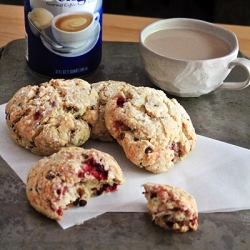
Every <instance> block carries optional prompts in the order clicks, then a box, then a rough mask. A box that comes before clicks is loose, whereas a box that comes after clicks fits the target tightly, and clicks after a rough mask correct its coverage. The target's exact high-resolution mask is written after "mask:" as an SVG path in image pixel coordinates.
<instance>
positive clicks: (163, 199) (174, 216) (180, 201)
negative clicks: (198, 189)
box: [143, 183, 198, 233]
mask: <svg viewBox="0 0 250 250" xmlns="http://www.w3.org/2000/svg"><path fill="white" fill-rule="evenodd" d="M143 187H144V189H145V192H144V195H145V197H146V199H147V201H148V203H147V208H148V210H149V213H150V215H151V218H152V221H154V222H155V224H157V225H159V226H161V227H163V228H165V229H168V230H173V231H176V232H182V233H184V232H187V231H188V230H193V231H196V230H197V228H198V210H197V204H196V201H195V199H194V197H193V196H191V195H190V194H188V193H187V192H186V191H185V190H183V189H181V188H178V187H173V186H170V185H162V184H155V183H145V184H144V185H143Z"/></svg>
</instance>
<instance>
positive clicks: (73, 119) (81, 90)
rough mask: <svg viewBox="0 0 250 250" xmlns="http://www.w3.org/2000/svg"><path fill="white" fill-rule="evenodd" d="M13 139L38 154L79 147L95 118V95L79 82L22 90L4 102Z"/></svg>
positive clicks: (86, 83)
mask: <svg viewBox="0 0 250 250" xmlns="http://www.w3.org/2000/svg"><path fill="white" fill-rule="evenodd" d="M5 113H6V122H7V125H8V128H9V130H10V134H11V136H12V138H13V139H14V140H15V141H16V142H17V143H18V144H19V145H21V146H23V147H25V148H27V149H29V150H30V151H31V152H33V153H35V154H39V155H50V154H53V153H55V152H57V151H58V150H60V149H61V148H62V147H68V146H80V145H82V144H83V143H84V142H86V141H87V140H88V139H89V137H90V130H91V127H92V126H94V124H95V123H96V121H97V118H98V94H97V92H96V91H95V90H94V89H93V88H92V87H91V85H90V84H89V83H88V82H86V81H83V80H81V79H71V80H63V79H56V80H50V81H49V82H45V83H42V84H41V85H39V86H38V85H36V86H30V85H29V86H26V87H23V88H21V89H20V90H19V91H17V93H16V94H15V95H14V96H13V98H12V99H11V100H10V101H9V102H8V103H7V105H6V109H5Z"/></svg>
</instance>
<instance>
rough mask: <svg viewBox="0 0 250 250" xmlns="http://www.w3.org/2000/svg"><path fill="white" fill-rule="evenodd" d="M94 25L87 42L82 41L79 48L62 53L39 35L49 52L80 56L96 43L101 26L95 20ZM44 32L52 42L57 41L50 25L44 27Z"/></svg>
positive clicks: (64, 55)
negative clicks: (91, 34) (82, 43)
mask: <svg viewBox="0 0 250 250" xmlns="http://www.w3.org/2000/svg"><path fill="white" fill-rule="evenodd" d="M95 22H96V23H95V27H94V30H93V34H94V35H93V36H92V37H90V38H89V40H88V41H87V43H84V45H83V46H81V47H79V48H73V49H72V50H71V51H70V52H68V53H63V52H59V51H55V50H54V49H53V48H52V47H51V45H50V44H49V43H48V42H47V41H46V40H45V39H44V38H43V37H42V36H40V38H41V41H42V43H43V45H44V46H45V47H46V48H47V49H48V50H49V51H51V52H53V53H54V54H56V55H59V56H63V57H76V56H80V55H83V54H86V53H87V52H89V51H90V50H91V49H92V48H93V47H94V46H95V45H96V43H97V41H98V38H99V35H100V30H101V27H100V23H99V22H98V21H95ZM44 32H45V34H46V35H47V36H48V37H49V38H50V39H51V40H52V41H54V42H57V41H56V40H55V37H54V36H53V33H52V29H51V27H48V28H46V29H44Z"/></svg>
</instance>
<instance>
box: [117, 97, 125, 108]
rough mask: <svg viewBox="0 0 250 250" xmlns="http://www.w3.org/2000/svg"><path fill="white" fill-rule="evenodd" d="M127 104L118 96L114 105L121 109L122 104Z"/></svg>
mask: <svg viewBox="0 0 250 250" xmlns="http://www.w3.org/2000/svg"><path fill="white" fill-rule="evenodd" d="M125 102H127V99H126V98H124V97H122V96H120V97H118V98H117V101H116V104H117V106H118V107H120V108H123V105H124V103H125Z"/></svg>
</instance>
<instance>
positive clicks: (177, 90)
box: [140, 18, 250, 97]
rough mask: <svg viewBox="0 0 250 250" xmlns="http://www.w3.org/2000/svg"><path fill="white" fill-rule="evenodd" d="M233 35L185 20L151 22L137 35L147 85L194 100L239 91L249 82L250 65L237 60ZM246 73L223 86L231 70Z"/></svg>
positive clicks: (235, 42) (236, 44)
mask: <svg viewBox="0 0 250 250" xmlns="http://www.w3.org/2000/svg"><path fill="white" fill-rule="evenodd" d="M238 50H239V46H238V41H237V37H236V36H235V34H234V33H232V32H231V31H229V30H226V29H223V28H221V27H219V26H217V25H215V24H212V23H208V22H204V21H200V20H195V19H188V18H172V19H166V20H160V21H157V22H154V23H152V24H150V25H149V26H147V27H146V28H144V29H143V30H142V31H141V33H140V53H141V59H142V64H143V66H144V67H145V70H146V73H147V75H148V76H149V78H150V79H151V81H152V82H153V83H154V84H155V85H157V86H158V87H160V88H161V89H163V90H165V91H166V92H168V93H170V94H173V95H176V96H182V97H197V96H200V95H203V94H207V93H210V92H212V91H214V90H219V89H232V90H237V89H243V88H245V87H247V86H248V85H249V81H250V61H249V60H247V59H245V58H237V55H238ZM236 65H238V66H241V67H243V68H244V69H245V70H246V72H247V75H248V77H247V79H246V80H245V81H243V82H223V81H224V80H225V78H226V77H227V75H228V74H229V73H230V71H231V70H232V69H233V67H234V66H236Z"/></svg>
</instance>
